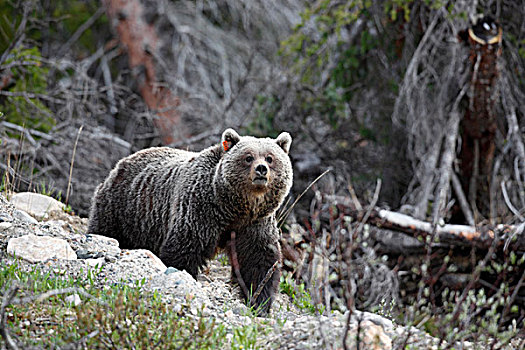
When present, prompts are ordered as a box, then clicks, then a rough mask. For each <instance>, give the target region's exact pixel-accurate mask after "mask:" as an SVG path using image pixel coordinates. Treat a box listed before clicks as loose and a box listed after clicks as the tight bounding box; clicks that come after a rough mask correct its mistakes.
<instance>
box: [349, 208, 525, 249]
mask: <svg viewBox="0 0 525 350" xmlns="http://www.w3.org/2000/svg"><path fill="white" fill-rule="evenodd" d="M344 212H345V214H347V215H350V216H352V217H353V218H355V219H356V220H362V219H363V217H364V215H365V212H364V211H356V210H353V209H351V208H350V207H345V208H344ZM367 222H368V223H370V224H372V225H375V226H378V227H382V228H387V229H391V230H395V231H401V232H405V233H408V234H410V235H412V236H413V237H419V236H422V237H423V238H426V237H431V236H432V235H434V242H438V243H442V244H448V245H450V246H464V247H476V248H481V249H488V248H489V247H490V246H491V245H492V242H493V241H494V240H495V239H496V240H498V242H497V247H498V249H502V248H503V247H504V245H505V243H506V240H507V239H510V240H511V241H510V242H508V245H507V246H508V249H510V250H515V251H525V234H524V233H523V232H519V233H518V232H516V230H519V229H520V226H514V225H497V226H490V225H486V226H483V227H479V228H476V227H473V226H467V225H450V224H446V225H432V224H431V223H429V222H425V221H422V220H418V219H414V218H413V217H411V216H408V215H405V214H401V213H397V212H393V211H389V210H383V209H377V208H376V209H374V210H372V211H371V212H370V216H369V218H368V220H367Z"/></svg>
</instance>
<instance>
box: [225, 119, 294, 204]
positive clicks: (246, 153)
mask: <svg viewBox="0 0 525 350" xmlns="http://www.w3.org/2000/svg"><path fill="white" fill-rule="evenodd" d="M291 143H292V138H291V136H290V134H288V133H287V132H283V133H281V134H280V135H279V136H278V137H277V138H276V139H271V138H256V137H252V136H239V134H238V133H237V132H236V131H235V130H233V129H227V130H225V131H224V132H223V134H222V147H223V149H224V154H223V157H222V160H221V164H220V166H219V169H218V171H219V172H220V175H219V174H218V175H219V176H220V177H221V178H222V180H223V181H224V183H225V184H226V185H227V187H229V190H230V191H236V192H238V193H237V194H238V195H239V196H241V197H243V196H245V197H248V198H259V199H258V200H257V202H259V203H261V201H262V202H263V203H264V204H263V203H261V205H263V206H264V205H268V206H271V207H275V208H272V211H273V210H275V209H277V208H278V207H279V205H280V204H281V203H282V201H283V200H284V198H285V197H286V195H287V194H288V192H289V191H290V188H291V186H292V180H293V173H292V165H291V162H290V157H289V156H288V152H289V150H290V145H291ZM261 197H265V199H262V198H261Z"/></svg>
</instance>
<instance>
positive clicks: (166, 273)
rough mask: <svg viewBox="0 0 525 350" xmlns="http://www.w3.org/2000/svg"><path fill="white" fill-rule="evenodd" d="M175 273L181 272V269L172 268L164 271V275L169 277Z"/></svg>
mask: <svg viewBox="0 0 525 350" xmlns="http://www.w3.org/2000/svg"><path fill="white" fill-rule="evenodd" d="M175 272H179V269H177V268H175V267H173V266H170V267H168V268H167V269H166V271H164V274H165V275H169V274H171V273H175Z"/></svg>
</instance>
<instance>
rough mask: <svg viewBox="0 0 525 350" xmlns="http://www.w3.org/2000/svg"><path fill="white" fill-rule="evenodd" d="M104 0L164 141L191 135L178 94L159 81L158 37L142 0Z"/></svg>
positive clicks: (143, 96) (176, 139)
mask: <svg viewBox="0 0 525 350" xmlns="http://www.w3.org/2000/svg"><path fill="white" fill-rule="evenodd" d="M104 4H105V6H106V8H107V12H108V16H109V18H110V19H111V20H112V21H113V22H114V26H115V27H116V30H117V33H118V36H119V40H120V42H121V44H122V46H123V47H124V48H125V49H126V51H127V54H128V57H129V66H130V68H131V69H132V71H133V74H134V75H135V78H136V79H137V82H138V85H139V90H140V93H141V95H142V98H143V99H144V102H145V103H146V105H147V106H148V107H149V108H150V109H151V110H152V111H153V112H154V113H155V116H156V117H155V119H154V123H155V126H156V128H157V129H158V131H159V134H160V137H161V140H162V142H163V143H164V144H170V143H173V142H175V141H178V140H180V139H182V138H185V137H188V136H190V135H189V132H188V131H187V130H186V128H184V126H183V125H182V122H181V118H180V114H179V113H178V111H177V107H178V106H179V105H180V100H179V98H178V97H177V96H175V95H174V94H173V92H172V91H171V90H170V89H169V87H166V86H165V84H161V83H160V82H159V81H157V77H156V73H155V60H154V53H155V51H156V50H157V49H158V45H159V38H158V35H157V33H156V31H155V28H154V27H153V26H152V25H150V24H148V23H147V22H146V21H145V18H144V8H143V6H142V3H141V2H140V0H105V1H104ZM163 85H164V86H163Z"/></svg>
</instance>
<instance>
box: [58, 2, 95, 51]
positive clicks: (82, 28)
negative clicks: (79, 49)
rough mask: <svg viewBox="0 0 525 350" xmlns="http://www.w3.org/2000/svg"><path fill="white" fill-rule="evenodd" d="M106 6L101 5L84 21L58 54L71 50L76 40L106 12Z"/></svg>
mask: <svg viewBox="0 0 525 350" xmlns="http://www.w3.org/2000/svg"><path fill="white" fill-rule="evenodd" d="M104 10H105V7H104V6H100V7H99V8H98V9H97V11H96V12H95V13H94V14H93V16H91V17H89V18H88V19H87V21H85V22H84V23H82V25H81V26H80V27H78V29H77V30H76V31H75V33H73V35H71V37H70V38H69V39H68V41H67V42H66V43H65V44H64V45H63V46H62V47H61V48H60V49H59V50H58V54H57V56H58V57H60V56H62V55H63V54H64V53H66V52H67V51H69V48H70V47H71V45H73V43H74V42H75V41H77V40H78V39H79V38H80V36H82V34H83V33H84V32H85V31H86V30H87V29H88V28H89V27H91V26H92V25H93V23H95V21H96V20H97V19H98V18H99V17H100V16H101V15H102V14H103V13H104Z"/></svg>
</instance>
